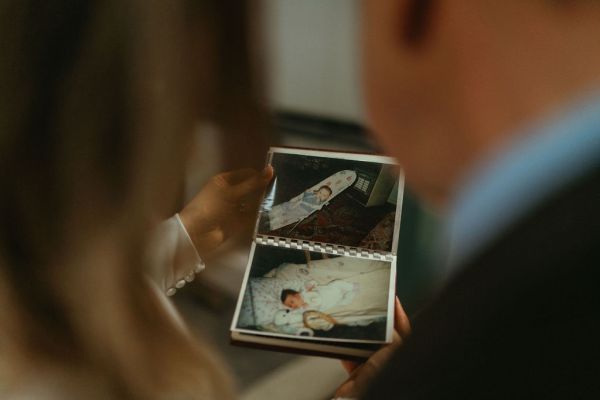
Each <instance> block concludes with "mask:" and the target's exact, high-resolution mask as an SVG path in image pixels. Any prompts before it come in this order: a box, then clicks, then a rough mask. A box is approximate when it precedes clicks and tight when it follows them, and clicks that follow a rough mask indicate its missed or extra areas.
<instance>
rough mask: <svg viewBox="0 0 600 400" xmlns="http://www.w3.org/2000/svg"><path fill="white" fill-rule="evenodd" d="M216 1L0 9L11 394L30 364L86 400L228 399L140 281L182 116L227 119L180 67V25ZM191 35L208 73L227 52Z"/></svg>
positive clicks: (2, 348)
mask: <svg viewBox="0 0 600 400" xmlns="http://www.w3.org/2000/svg"><path fill="white" fill-rule="evenodd" d="M234 3H236V4H237V3H240V4H237V6H239V7H238V8H237V11H235V12H234V14H236V15H238V17H239V18H243V13H244V12H245V11H244V10H245V7H243V2H241V1H240V2H234ZM211 4H212V5H211ZM218 4H219V2H218V1H213V2H210V1H198V2H194V1H192V0H187V1H181V2H175V1H173V2H171V1H168V2H164V1H158V0H107V1H91V0H90V1H84V0H71V1H67V0H63V1H54V0H48V1H44V2H37V1H31V0H14V1H4V2H2V3H1V4H0V51H1V52H2V54H0V90H1V92H2V93H3V95H2V96H0V153H1V154H2V157H0V187H2V188H3V190H2V194H1V195H0V219H1V222H0V353H1V355H2V356H3V358H4V359H5V360H11V363H12V364H11V366H10V368H11V371H12V375H13V376H12V378H13V379H17V381H16V382H17V385H18V384H19V383H18V382H19V381H18V379H19V378H20V377H23V376H27V379H30V378H31V376H30V375H31V374H28V371H31V369H32V367H33V368H34V369H39V370H45V369H49V370H52V371H56V372H57V373H59V374H60V375H63V376H65V377H66V378H65V379H66V380H71V381H73V382H72V383H73V384H74V385H75V386H80V388H82V389H83V390H87V392H86V393H87V394H86V398H122V399H142V398H143V399H153V398H164V397H169V396H174V397H175V398H179V397H184V398H219V399H222V398H230V397H232V390H231V383H230V382H229V380H228V378H227V377H226V374H224V372H223V368H224V367H223V366H222V364H221V363H220V362H219V361H218V360H216V358H215V357H214V356H213V355H212V354H211V353H210V352H209V351H208V350H207V349H206V348H204V347H200V346H198V345H197V344H196V343H195V342H194V341H193V340H192V339H191V338H190V337H189V335H188V334H187V333H186V332H184V331H182V330H180V329H178V328H177V326H176V325H175V324H174V323H173V321H171V319H170V317H169V315H168V313H167V312H166V311H165V308H164V307H162V306H161V305H160V301H159V299H158V298H157V297H156V296H154V295H153V292H152V290H151V288H150V287H149V285H148V283H147V282H146V281H145V280H144V279H143V273H144V271H145V268H146V266H145V264H144V262H143V253H144V247H145V243H146V239H147V234H148V230H149V229H148V226H149V221H151V220H152V219H153V218H155V217H156V216H157V215H168V214H169V213H170V212H171V211H172V210H173V209H174V208H175V207H177V200H178V194H179V189H180V187H179V186H178V182H177V180H176V179H173V177H178V176H181V174H182V169H183V162H182V160H184V159H185V157H181V155H182V154H185V149H186V148H187V147H188V142H189V140H190V137H189V132H190V131H191V125H192V123H193V121H194V118H196V117H198V114H200V113H204V115H203V116H211V117H214V118H215V119H219V118H221V119H222V120H227V118H226V117H225V116H224V113H221V112H219V104H220V103H223V101H222V99H221V100H219V99H216V100H215V101H214V102H212V103H211V101H210V96H211V95H214V94H215V93H216V91H217V90H218V89H215V88H213V90H212V91H211V90H209V89H208V88H207V87H205V86H203V85H204V84H205V83H202V82H200V81H197V80H196V79H195V78H194V79H192V78H191V77H195V76H202V74H204V75H207V74H208V75H207V76H208V78H207V79H206V80H205V82H210V80H211V77H210V75H211V71H210V69H211V68H209V67H207V69H208V70H209V71H208V72H207V71H199V70H197V69H196V70H193V68H203V64H202V63H194V62H193V61H191V59H190V57H189V54H188V53H189V52H191V50H190V44H191V43H192V42H190V36H189V31H186V29H188V28H189V27H190V26H192V25H191V24H190V21H189V20H186V18H189V13H190V12H193V13H195V14H194V15H195V16H196V17H198V18H200V19H199V20H195V21H194V23H197V22H206V21H210V20H211V17H210V16H206V15H204V14H206V13H210V12H213V13H214V12H215V9H217V8H219V7H222V6H219V5H218ZM236 4H233V5H231V4H230V6H232V8H233V9H236V8H235V7H236ZM222 18H224V17H222ZM222 21H224V19H222ZM207 24H208V22H207ZM193 26H195V27H194V29H200V30H201V31H202V32H203V33H204V34H205V36H204V37H196V39H198V40H201V41H202V40H205V41H207V43H209V42H210V45H206V46H204V49H205V50H206V52H205V53H204V54H202V55H201V56H196V57H199V58H202V57H205V60H204V61H206V63H209V62H211V60H218V59H219V57H221V56H220V55H219V54H220V53H219V52H224V53H225V54H227V53H229V52H232V51H233V52H235V51H236V47H233V48H231V49H223V48H222V47H223V46H222V45H220V44H219V43H218V41H213V40H212V39H214V37H213V36H218V30H217V28H216V27H215V26H214V25H213V26H212V27H207V28H206V29H204V28H202V25H200V27H199V28H198V25H193ZM226 28H227V27H223V30H225V29H226ZM219 29H221V28H219ZM238 29H239V28H238ZM246 45H247V44H246V43H244V41H243V36H242V39H241V40H240V41H239V43H238V44H237V48H245V46H246ZM244 54H245V55H248V54H247V53H244ZM234 72H235V71H234ZM238 72H239V75H240V76H242V77H245V78H244V79H248V82H250V79H249V78H248V77H249V76H250V73H249V72H248V71H246V70H244V69H241V70H240V71H238ZM213 78H214V77H213ZM228 78H231V76H230V77H228ZM245 89H246V90H247V91H252V90H253V87H245ZM198 91H200V92H202V93H201V95H200V96H198V93H197V92H198ZM225 93H226V92H225ZM253 96H254V95H249V94H243V95H240V96H239V97H240V98H243V99H245V100H244V101H246V103H248V104H250V103H254V101H255V100H256V99H255V97H253ZM194 97H196V98H197V99H196V100H194ZM230 97H235V96H234V95H231V96H230ZM244 101H240V102H239V103H240V104H242V103H243V102H244ZM215 103H216V105H215ZM211 107H212V108H211ZM256 109H257V108H255V109H253V110H252V112H256ZM256 125H259V123H258V122H257V123H256ZM61 371H62V373H61ZM78 382H79V385H78ZM23 384H26V382H23ZM64 390H67V389H64ZM69 390H70V389H69ZM88 395H89V396H88ZM58 397H60V396H58Z"/></svg>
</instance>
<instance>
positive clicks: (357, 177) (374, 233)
mask: <svg viewBox="0 0 600 400" xmlns="http://www.w3.org/2000/svg"><path fill="white" fill-rule="evenodd" d="M344 157H345V158H344ZM348 157H352V159H349V158H348ZM270 164H271V165H272V166H273V168H274V170H275V178H274V179H273V181H272V182H271V184H270V186H269V188H268V189H267V191H266V196H265V199H264V201H263V204H262V206H261V212H260V215H259V220H258V227H257V234H258V235H265V236H271V237H279V238H289V239H297V240H306V241H312V242H318V243H327V244H333V245H339V246H350V247H359V248H365V249H369V250H374V251H384V252H391V251H392V249H395V247H394V242H395V239H397V238H396V236H397V231H398V229H397V224H398V222H399V212H400V208H401V204H399V203H400V201H401V196H402V182H401V180H400V179H399V175H398V168H397V166H396V165H394V164H393V161H392V160H391V159H389V158H386V157H378V156H369V155H356V154H351V155H348V154H342V153H330V152H319V151H302V150H291V149H278V148H275V149H272V153H271V154H270Z"/></svg>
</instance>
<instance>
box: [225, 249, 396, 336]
mask: <svg viewBox="0 0 600 400" xmlns="http://www.w3.org/2000/svg"><path fill="white" fill-rule="evenodd" d="M250 259H251V260H252V264H251V266H250V268H249V270H248V271H247V275H246V278H245V281H244V286H243V288H242V290H243V295H242V296H240V300H239V301H238V307H237V310H236V314H235V316H234V320H233V324H232V330H234V331H239V332H246V333H253V334H263V335H269V336H277V337H280V336H286V337H294V338H296V339H298V338H300V337H302V338H306V339H307V340H324V341H327V340H330V341H338V342H340V341H341V342H357V343H366V342H369V343H388V342H389V341H390V340H391V334H392V331H391V330H392V325H393V307H394V298H393V297H394V287H395V285H394V282H395V266H394V265H393V264H392V262H390V261H379V260H370V259H364V258H355V257H346V256H333V255H327V254H322V253H313V252H309V251H304V250H298V249H288V248H281V247H273V246H264V245H258V244H254V245H253V254H251V257H250Z"/></svg>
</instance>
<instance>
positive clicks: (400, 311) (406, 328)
mask: <svg viewBox="0 0 600 400" xmlns="http://www.w3.org/2000/svg"><path fill="white" fill-rule="evenodd" d="M394 329H396V332H398V334H399V335H400V337H402V338H405V337H406V336H408V335H409V334H410V331H411V329H410V321H409V320H408V316H407V315H406V312H404V308H402V304H400V300H399V299H398V297H396V299H395V307H394Z"/></svg>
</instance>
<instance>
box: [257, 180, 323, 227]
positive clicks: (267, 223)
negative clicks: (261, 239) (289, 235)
mask: <svg viewBox="0 0 600 400" xmlns="http://www.w3.org/2000/svg"><path fill="white" fill-rule="evenodd" d="M332 194H333V190H331V188H330V187H329V186H327V185H323V186H321V187H320V188H318V189H317V190H307V191H306V192H304V193H302V197H300V198H298V197H295V198H294V199H292V200H290V201H286V202H285V203H281V204H278V205H276V206H274V207H273V208H272V209H271V211H269V212H267V213H266V218H265V220H264V221H263V222H262V224H263V227H262V230H273V229H278V228H279V227H282V226H285V225H289V224H291V223H294V222H297V221H300V220H302V219H303V218H306V217H307V216H309V215H310V214H311V213H313V212H314V211H317V210H319V209H320V208H321V207H322V204H323V203H325V202H326V201H327V200H328V199H329V198H330V197H331V195H332Z"/></svg>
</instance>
